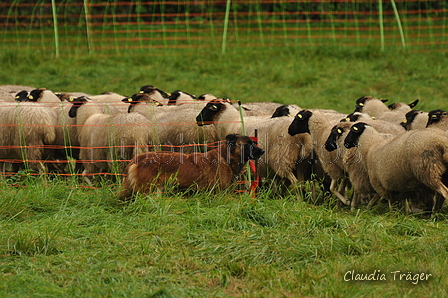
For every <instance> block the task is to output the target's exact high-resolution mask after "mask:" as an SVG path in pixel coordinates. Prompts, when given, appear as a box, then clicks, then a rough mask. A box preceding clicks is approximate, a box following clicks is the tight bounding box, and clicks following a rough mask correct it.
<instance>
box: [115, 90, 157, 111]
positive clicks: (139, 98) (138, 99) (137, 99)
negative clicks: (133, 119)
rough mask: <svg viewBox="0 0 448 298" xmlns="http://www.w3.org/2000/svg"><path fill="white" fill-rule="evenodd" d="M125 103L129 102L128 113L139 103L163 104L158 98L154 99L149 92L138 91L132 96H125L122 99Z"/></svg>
mask: <svg viewBox="0 0 448 298" xmlns="http://www.w3.org/2000/svg"><path fill="white" fill-rule="evenodd" d="M121 101H122V102H124V103H129V108H128V113H130V112H132V108H133V107H134V106H135V105H136V104H139V103H143V102H146V103H153V104H154V105H155V106H156V107H159V106H163V105H162V104H161V103H160V102H158V101H157V100H154V99H152V98H151V97H150V96H149V95H148V94H147V93H136V94H133V95H132V96H131V97H125V98H123V99H122V100H121Z"/></svg>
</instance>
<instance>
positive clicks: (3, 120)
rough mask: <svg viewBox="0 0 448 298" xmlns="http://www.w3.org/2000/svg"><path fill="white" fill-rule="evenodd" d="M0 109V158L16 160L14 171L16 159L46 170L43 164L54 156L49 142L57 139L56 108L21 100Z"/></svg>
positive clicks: (35, 168) (3, 105)
mask: <svg viewBox="0 0 448 298" xmlns="http://www.w3.org/2000/svg"><path fill="white" fill-rule="evenodd" d="M0 111H1V112H0V147H1V149H0V159H3V160H10V162H12V163H15V165H16V166H13V170H15V171H16V170H18V169H19V167H17V165H18V164H17V163H19V164H23V163H24V164H25V166H28V167H29V169H31V170H37V171H39V172H41V173H45V172H46V171H47V168H46V167H45V166H44V165H43V164H44V163H45V162H46V161H47V160H52V159H53V157H52V151H51V150H49V148H48V146H49V145H53V144H54V142H55V139H56V132H55V127H56V114H55V112H54V110H52V109H49V108H48V107H46V106H45V105H42V104H40V103H32V102H21V103H2V108H1V109H0ZM3 172H4V170H3Z"/></svg>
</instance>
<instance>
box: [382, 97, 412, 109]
mask: <svg viewBox="0 0 448 298" xmlns="http://www.w3.org/2000/svg"><path fill="white" fill-rule="evenodd" d="M419 101H420V100H419V99H416V100H414V101H413V102H411V103H408V104H406V103H392V104H390V105H388V106H387V107H388V108H389V109H390V110H395V109H398V108H400V107H402V106H409V107H410V108H411V109H413V108H414V107H415V106H416V105H417V104H418V102H419Z"/></svg>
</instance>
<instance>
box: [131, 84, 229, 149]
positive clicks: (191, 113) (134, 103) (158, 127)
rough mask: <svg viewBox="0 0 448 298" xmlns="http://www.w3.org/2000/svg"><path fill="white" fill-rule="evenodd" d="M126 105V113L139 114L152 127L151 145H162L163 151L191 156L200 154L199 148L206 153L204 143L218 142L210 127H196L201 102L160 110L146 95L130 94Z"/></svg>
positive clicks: (161, 107) (166, 107)
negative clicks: (127, 108)
mask: <svg viewBox="0 0 448 298" xmlns="http://www.w3.org/2000/svg"><path fill="white" fill-rule="evenodd" d="M190 100H193V98H190ZM127 102H128V103H129V104H130V106H129V110H128V111H129V112H130V113H141V114H142V115H144V116H145V117H147V118H148V120H149V121H150V122H151V123H153V127H152V136H153V138H154V140H153V144H157V145H162V149H163V150H168V151H180V152H183V153H191V152H195V151H201V150H202V147H203V148H205V149H204V150H207V149H206V145H205V144H206V143H211V142H216V141H218V140H220V138H219V137H218V134H217V132H216V129H215V128H214V127H213V126H207V127H199V126H197V125H196V122H195V117H196V115H197V114H198V113H199V112H200V111H201V109H202V107H203V106H204V105H205V103H204V102H197V103H196V104H183V105H176V106H160V105H159V104H158V103H157V102H154V101H153V100H151V99H150V97H149V96H148V95H147V94H141V93H139V94H134V95H133V96H132V97H130V98H128V99H127ZM202 144H204V145H202Z"/></svg>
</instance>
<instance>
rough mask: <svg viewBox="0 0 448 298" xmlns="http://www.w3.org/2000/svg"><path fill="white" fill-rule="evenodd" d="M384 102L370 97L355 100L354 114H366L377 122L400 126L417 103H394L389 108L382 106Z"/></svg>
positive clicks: (416, 101)
mask: <svg viewBox="0 0 448 298" xmlns="http://www.w3.org/2000/svg"><path fill="white" fill-rule="evenodd" d="M386 101H387V99H386V100H380V99H377V98H374V97H371V96H363V97H361V98H358V99H357V100H356V108H355V112H362V113H367V114H369V115H370V116H371V117H374V118H375V119H377V120H384V121H389V122H393V123H396V124H400V122H401V121H402V120H403V118H404V117H405V115H406V113H407V112H409V111H410V110H412V109H413V108H414V107H415V106H416V105H417V104H418V102H419V100H418V99H417V100H415V101H413V102H411V103H409V104H405V103H394V104H391V105H389V106H387V105H386V104H384V103H385V102H386Z"/></svg>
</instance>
